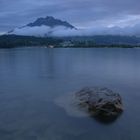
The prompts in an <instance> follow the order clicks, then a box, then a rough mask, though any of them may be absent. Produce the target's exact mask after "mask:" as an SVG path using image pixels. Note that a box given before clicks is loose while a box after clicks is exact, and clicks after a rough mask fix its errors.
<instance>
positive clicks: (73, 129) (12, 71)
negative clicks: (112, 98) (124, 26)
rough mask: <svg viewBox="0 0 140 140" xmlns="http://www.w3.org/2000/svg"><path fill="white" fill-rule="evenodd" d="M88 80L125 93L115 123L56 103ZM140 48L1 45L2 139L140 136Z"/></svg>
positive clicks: (125, 139)
mask: <svg viewBox="0 0 140 140" xmlns="http://www.w3.org/2000/svg"><path fill="white" fill-rule="evenodd" d="M85 86H100V87H108V88H111V89H112V90H114V91H117V92H119V93H120V94H121V96H122V98H123V102H124V107H125V111H124V113H123V114H122V115H121V117H119V118H118V119H117V120H116V121H115V122H114V123H110V124H103V123H100V122H98V121H96V120H95V119H92V118H77V117H74V116H73V117H72V116H70V115H69V114H67V113H66V112H65V110H64V109H63V108H61V107H59V106H57V105H56V104H55V103H54V100H55V99H56V98H57V97H59V96H62V95H64V94H67V93H70V92H73V91H76V90H79V89H80V88H82V87H85ZM139 131H140V49H45V48H22V49H1V50H0V140H112V139H113V140H139V139H140V132H139Z"/></svg>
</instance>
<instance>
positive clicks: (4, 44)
mask: <svg viewBox="0 0 140 140" xmlns="http://www.w3.org/2000/svg"><path fill="white" fill-rule="evenodd" d="M61 42H62V40H61V39H58V38H51V37H47V38H43V37H33V36H17V35H3V36H0V48H14V47H22V46H46V47H47V46H49V45H54V46H57V45H58V44H60V43H61Z"/></svg>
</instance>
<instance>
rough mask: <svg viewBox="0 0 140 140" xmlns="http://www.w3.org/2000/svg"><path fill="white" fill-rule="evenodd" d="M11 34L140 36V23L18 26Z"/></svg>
mask: <svg viewBox="0 0 140 140" xmlns="http://www.w3.org/2000/svg"><path fill="white" fill-rule="evenodd" d="M10 34H16V35H28V36H42V37H44V36H57V37H62V36H92V35H131V36H132V35H137V36H140V24H137V25H135V26H127V27H117V26H114V27H103V26H100V27H98V28H97V27H93V28H86V29H78V30H76V29H70V28H67V27H65V26H57V27H54V28H50V27H49V26H37V27H29V26H26V27H23V28H16V29H15V30H14V31H13V32H11V33H10Z"/></svg>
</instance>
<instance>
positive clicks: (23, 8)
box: [0, 0, 140, 32]
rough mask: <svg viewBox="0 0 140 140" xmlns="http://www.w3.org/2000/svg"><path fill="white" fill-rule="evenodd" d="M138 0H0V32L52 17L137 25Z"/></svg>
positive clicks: (77, 22)
mask: <svg viewBox="0 0 140 140" xmlns="http://www.w3.org/2000/svg"><path fill="white" fill-rule="evenodd" d="M139 9H140V0H0V32H4V31H7V30H11V29H13V28H15V27H18V26H22V25H25V24H27V23H29V22H31V21H34V20H35V19H36V18H38V17H46V16H54V17H56V18H60V19H62V20H66V21H68V22H70V23H71V24H73V25H74V26H76V27H78V28H90V27H91V28H92V27H96V26H98V27H103V26H108V27H112V26H121V27H125V26H133V25H135V24H137V26H138V24H140V10H139Z"/></svg>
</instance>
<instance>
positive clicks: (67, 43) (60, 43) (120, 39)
mask: <svg viewBox="0 0 140 140" xmlns="http://www.w3.org/2000/svg"><path fill="white" fill-rule="evenodd" d="M24 46H27V47H28V46H45V47H55V48H97V47H108V48H109V47H111V48H132V47H140V37H135V36H113V35H99V36H90V37H89V36H82V37H80V36H75V37H33V36H18V35H3V36H0V48H14V47H24Z"/></svg>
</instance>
